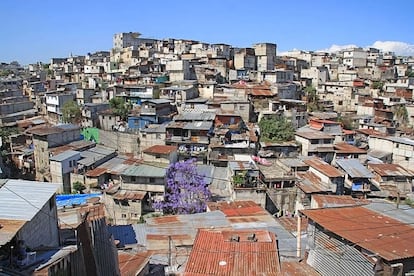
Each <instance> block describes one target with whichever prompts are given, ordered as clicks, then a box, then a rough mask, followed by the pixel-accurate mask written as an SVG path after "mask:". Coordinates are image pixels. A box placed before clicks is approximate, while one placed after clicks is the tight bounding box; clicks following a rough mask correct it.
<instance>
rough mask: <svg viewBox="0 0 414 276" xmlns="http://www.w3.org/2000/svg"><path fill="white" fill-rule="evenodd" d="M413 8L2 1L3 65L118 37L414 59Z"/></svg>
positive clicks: (214, 1) (273, 1)
mask: <svg viewBox="0 0 414 276" xmlns="http://www.w3.org/2000/svg"><path fill="white" fill-rule="evenodd" d="M413 8H414V1H410V0H393V1H391V0H347V1H328V0H296V1H279V0H255V1H246V0H208V1H199V0H169V1H168V0H160V1H143V0H141V1H140V0H135V1H134V0H118V1H112V0H111V1H110V0H99V1H95V0H83V1H79V0H70V1H68V0H1V1H0V21H1V27H0V37H1V39H0V62H11V61H14V60H16V61H18V62H19V63H21V64H23V65H26V64H29V63H34V62H37V61H42V62H49V61H50V58H52V57H68V56H70V55H71V54H72V55H85V54H87V53H88V52H95V51H99V50H106V51H109V50H110V49H111V47H112V38H113V35H114V34H115V33H120V32H139V33H141V34H142V37H145V38H155V39H165V38H181V39H192V40H198V41H203V42H207V43H226V44H230V45H232V46H235V47H251V46H252V45H253V44H255V43H260V42H270V43H276V44H277V52H278V54H280V53H283V52H286V51H289V50H293V49H300V50H306V51H318V50H324V51H334V50H338V49H341V48H344V47H347V46H359V47H370V46H374V47H377V48H380V49H382V50H384V51H394V52H396V53H397V54H400V55H413V56H414V32H413V31H412V23H413V22H414V19H413V15H412V14H413V13H412V11H413Z"/></svg>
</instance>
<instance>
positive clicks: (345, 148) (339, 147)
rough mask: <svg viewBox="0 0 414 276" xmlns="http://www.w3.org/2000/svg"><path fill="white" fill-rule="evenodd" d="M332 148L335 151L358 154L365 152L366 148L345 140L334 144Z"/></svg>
mask: <svg viewBox="0 0 414 276" xmlns="http://www.w3.org/2000/svg"><path fill="white" fill-rule="evenodd" d="M334 148H335V151H336V152H337V153H359V154H366V153H367V151H366V150H364V149H360V148H357V147H355V146H353V145H350V144H348V143H345V142H342V143H337V144H335V145H334Z"/></svg>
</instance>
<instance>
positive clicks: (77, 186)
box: [72, 181, 86, 193]
mask: <svg viewBox="0 0 414 276" xmlns="http://www.w3.org/2000/svg"><path fill="white" fill-rule="evenodd" d="M72 187H73V191H74V192H75V193H78V192H81V191H83V190H85V188H86V187H85V185H83V184H82V182H80V181H75V182H73V185H72Z"/></svg>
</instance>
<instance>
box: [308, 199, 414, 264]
mask: <svg viewBox="0 0 414 276" xmlns="http://www.w3.org/2000/svg"><path fill="white" fill-rule="evenodd" d="M301 212H302V213H303V214H304V215H305V216H307V217H308V218H309V219H310V220H312V221H314V222H315V223H317V224H319V225H321V226H322V227H323V228H324V229H325V230H327V231H329V232H332V233H334V234H335V235H338V236H339V237H342V238H344V239H346V240H348V241H350V242H352V243H353V244H356V245H358V246H359V247H361V248H363V249H366V250H368V251H369V252H372V253H373V254H378V256H380V257H381V258H383V259H385V260H387V261H393V260H399V259H405V258H414V239H413V233H414V227H413V226H411V225H408V224H405V223H402V222H400V221H397V220H395V219H393V218H391V217H388V216H384V215H383V214H380V213H377V212H374V211H371V210H369V209H367V208H364V207H362V206H358V207H342V208H326V209H314V210H302V211H301Z"/></svg>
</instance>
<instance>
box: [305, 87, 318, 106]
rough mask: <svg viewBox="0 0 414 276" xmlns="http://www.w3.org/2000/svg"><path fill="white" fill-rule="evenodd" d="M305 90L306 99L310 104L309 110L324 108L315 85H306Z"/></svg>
mask: <svg viewBox="0 0 414 276" xmlns="http://www.w3.org/2000/svg"><path fill="white" fill-rule="evenodd" d="M304 90H305V95H306V100H307V105H308V111H309V112H312V111H318V110H322V106H321V104H320V102H319V95H318V92H317V91H316V89H315V87H313V86H306V87H305V89H304Z"/></svg>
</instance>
